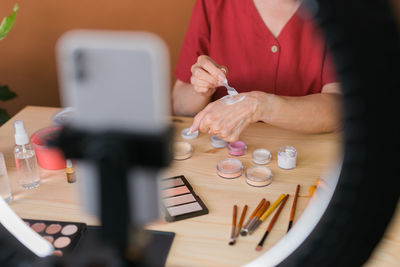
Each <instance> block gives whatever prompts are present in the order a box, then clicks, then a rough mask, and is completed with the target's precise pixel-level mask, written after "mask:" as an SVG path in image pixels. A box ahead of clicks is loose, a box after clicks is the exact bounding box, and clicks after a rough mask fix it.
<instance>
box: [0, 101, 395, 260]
mask: <svg viewBox="0 0 400 267" xmlns="http://www.w3.org/2000/svg"><path fill="white" fill-rule="evenodd" d="M58 110H59V109H58V108H47V107H32V106H28V107H26V108H25V109H23V110H22V111H21V112H19V113H18V114H17V115H15V116H14V118H13V119H12V120H10V121H9V122H7V123H6V124H5V125H3V126H2V127H1V128H0V140H1V142H0V151H1V152H3V153H4V154H5V158H6V164H7V168H8V174H9V177H10V180H11V186H12V193H13V197H14V201H13V202H12V203H11V207H12V209H13V210H14V211H15V212H17V214H19V215H20V216H21V217H24V218H32V219H49V220H61V221H82V222H86V223H87V224H98V220H97V219H96V218H95V217H93V216H89V215H88V214H86V213H85V212H84V211H82V210H81V205H80V203H79V196H78V193H77V184H68V183H67V181H66V177H65V173H64V171H62V170H61V171H47V170H43V169H41V170H40V176H41V185H40V186H39V187H38V188H36V189H32V190H23V189H21V188H20V187H19V186H18V184H17V179H16V170H15V162H14V158H13V152H12V149H13V145H14V138H13V127H12V121H14V120H15V119H23V120H24V123H25V127H26V130H27V131H28V134H32V133H33V132H34V131H36V130H38V129H40V128H43V127H46V126H50V125H51V121H50V117H51V115H52V114H54V113H55V112H56V111H58ZM191 121H192V119H191V118H182V117H176V118H174V125H175V127H176V139H177V140H181V139H182V138H181V137H180V131H181V130H182V129H184V128H186V127H188V126H189V125H190V123H191ZM241 140H242V141H244V142H245V143H246V144H247V147H248V152H247V154H246V155H245V156H242V157H240V160H241V161H242V162H243V165H244V167H245V169H247V168H248V167H250V166H253V165H254V163H253V162H252V160H251V153H252V151H253V150H254V149H256V148H260V147H264V148H267V149H269V150H270V151H271V153H272V154H273V158H272V161H271V162H270V163H269V164H268V165H267V166H268V167H269V168H270V169H271V170H272V172H273V174H274V180H273V183H272V184H271V185H269V186H267V187H262V188H255V187H251V186H248V185H247V184H246V183H245V181H244V175H243V176H242V177H240V178H238V179H233V180H225V179H221V178H219V177H218V176H217V175H216V169H215V167H216V164H217V162H218V161H219V160H221V159H223V158H226V157H229V155H228V152H227V149H226V148H224V149H215V148H213V147H212V146H211V145H210V142H209V136H208V135H206V134H200V135H199V137H198V138H197V139H194V140H189V142H190V143H191V144H192V146H193V147H194V155H193V157H192V158H190V159H188V160H185V161H180V162H177V161H175V162H173V164H172V165H171V167H170V168H169V169H168V170H166V172H165V173H164V175H163V176H164V177H171V176H175V175H181V174H183V175H185V176H186V178H187V179H188V181H189V182H190V183H191V185H192V186H193V188H194V190H195V192H196V193H197V194H198V195H199V196H200V197H201V198H202V200H203V201H204V202H205V204H206V206H207V207H208V208H209V211H210V213H209V214H208V215H205V216H199V217H194V218H191V219H187V220H182V221H178V222H174V223H162V222H161V223H160V222H158V223H154V224H151V225H148V226H147V228H148V229H154V230H161V231H173V232H175V233H176V237H175V240H174V242H173V246H172V248H171V251H170V254H169V257H168V260H167V265H168V266H238V265H242V264H245V263H247V262H249V261H251V260H252V259H255V258H256V257H257V256H259V255H261V253H263V252H265V251H266V250H268V249H269V248H270V247H271V246H273V245H274V244H275V243H276V242H277V241H278V240H279V239H280V238H281V237H282V236H283V235H284V234H285V232H286V229H287V224H288V218H289V212H290V207H291V204H292V201H293V198H292V197H291V198H289V200H288V203H287V205H286V206H285V208H284V209H283V210H282V213H281V215H280V217H279V219H278V221H277V222H276V224H275V227H274V229H273V230H272V232H271V233H270V235H269V236H268V239H267V241H266V243H265V244H264V247H263V251H262V252H256V251H255V250H254V248H255V246H256V244H257V243H258V241H259V239H260V238H261V236H262V235H263V233H264V231H265V229H266V226H267V224H268V222H269V220H270V219H271V217H272V216H270V218H268V219H267V221H266V222H264V223H263V224H262V225H261V227H260V228H259V229H258V230H257V231H256V232H255V233H254V234H253V235H251V236H247V237H239V239H238V241H237V242H236V244H235V245H234V246H229V245H228V241H229V235H230V229H231V221H232V207H233V205H234V204H237V205H238V207H239V211H238V213H239V214H240V212H241V211H242V208H243V206H244V205H245V204H247V205H248V206H249V211H248V213H247V216H246V218H247V217H248V216H249V214H250V212H251V211H252V210H253V209H254V208H255V206H256V205H257V204H258V202H259V201H260V199H261V198H263V197H265V198H267V200H269V201H271V202H273V201H275V199H277V198H278V197H279V195H280V194H282V193H289V194H291V196H293V194H294V192H295V188H296V185H297V184H300V185H301V186H302V188H301V191H300V197H299V200H298V205H297V211H296V217H295V222H296V220H297V219H298V218H299V216H300V215H301V213H302V212H303V211H304V209H305V207H306V205H307V203H308V200H309V193H308V188H309V186H311V185H313V184H314V183H315V181H316V180H317V179H318V178H319V177H320V176H321V174H322V173H323V172H324V170H326V168H327V167H328V166H329V165H330V164H331V163H332V162H333V161H334V160H335V159H336V157H337V156H338V155H339V154H340V151H341V138H340V134H335V133H332V134H313V135H310V134H300V133H295V132H291V131H286V130H282V129H278V128H275V127H271V126H268V125H266V124H264V123H255V124H252V125H251V126H249V127H248V128H247V129H246V130H245V131H244V132H243V134H242V136H241ZM283 145H292V146H294V147H295V148H296V149H297V150H298V155H299V156H298V161H297V165H298V166H297V168H296V169H294V170H282V169H280V168H278V166H277V162H276V153H277V150H278V148H279V147H280V146H283ZM78 178H79V177H78ZM394 221H395V222H397V223H396V227H395V229H392V228H393V227H392V228H391V232H392V233H393V232H395V233H399V228H400V227H398V226H399V215H397V217H396V219H395V220H394ZM396 231H397V232H396ZM399 236H400V235H397V236H393V235H392V234H389V235H387V237H389V240H390V241H393V239H395V240H394V241H395V243H396V246H397V247H396V248H399V244H400V240H399ZM379 250H380V251H379V254H378V255H375V254H374V257H373V260H374V259H377V260H375V262H376V261H378V262H381V258H384V259H387V258H388V257H387V256H386V254H388V253H390V250H388V249H385V248H383V251H382V248H379ZM399 251H400V250H399ZM392 257H393V258H394V260H392V261H390V259H389V260H388V261H387V262H389V263H390V262H397V263H399V262H400V261H399V258H398V257H399V256H398V254H393V255H392ZM396 257H397V258H396ZM396 259H397V260H396ZM374 266H377V265H375V264H374ZM382 266H383V265H382Z"/></svg>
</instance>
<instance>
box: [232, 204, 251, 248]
mask: <svg viewBox="0 0 400 267" xmlns="http://www.w3.org/2000/svg"><path fill="white" fill-rule="evenodd" d="M246 212H247V205H244V208H243V210H242V215H240V219H239V224H238V227H237V230H236V233H235V236H234V238H233V244H235V242H236V239H237V238H238V236H239V233H240V228H242V225H243V221H244V216H246ZM233 244H232V245H233ZM229 245H231V243H229Z"/></svg>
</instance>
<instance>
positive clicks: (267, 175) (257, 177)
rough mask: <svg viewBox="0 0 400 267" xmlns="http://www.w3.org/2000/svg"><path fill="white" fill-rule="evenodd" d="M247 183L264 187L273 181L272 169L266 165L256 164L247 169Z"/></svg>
mask: <svg viewBox="0 0 400 267" xmlns="http://www.w3.org/2000/svg"><path fill="white" fill-rule="evenodd" d="M246 183H247V184H248V185H251V186H255V187H263V186H267V185H269V184H270V183H272V171H271V170H270V169H269V168H267V167H265V166H254V167H251V168H248V169H247V171H246Z"/></svg>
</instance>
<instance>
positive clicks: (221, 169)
mask: <svg viewBox="0 0 400 267" xmlns="http://www.w3.org/2000/svg"><path fill="white" fill-rule="evenodd" d="M242 173H243V164H242V162H241V161H240V160H238V159H231V158H227V159H223V160H221V161H220V162H218V165H217V174H218V175H219V176H220V177H222V178H225V179H233V178H238V177H240V176H241V175H242Z"/></svg>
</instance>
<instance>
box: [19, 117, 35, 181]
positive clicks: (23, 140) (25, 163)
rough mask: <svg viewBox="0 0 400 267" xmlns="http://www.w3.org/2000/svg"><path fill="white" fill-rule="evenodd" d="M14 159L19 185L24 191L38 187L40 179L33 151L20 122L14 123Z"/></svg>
mask: <svg viewBox="0 0 400 267" xmlns="http://www.w3.org/2000/svg"><path fill="white" fill-rule="evenodd" d="M14 130H15V134H14V138H15V147H14V157H15V164H16V165H17V173H18V179H19V180H18V181H19V184H20V185H21V186H22V187H23V188H25V189H31V188H35V187H37V186H39V184H40V177H39V169H38V164H37V160H36V155H35V151H34V150H33V147H32V144H31V143H30V142H29V138H28V134H27V133H26V131H25V128H24V123H23V121H22V120H16V121H14Z"/></svg>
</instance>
